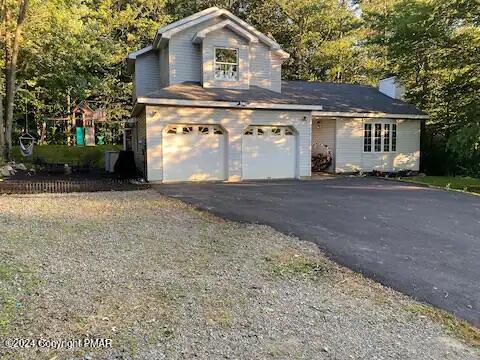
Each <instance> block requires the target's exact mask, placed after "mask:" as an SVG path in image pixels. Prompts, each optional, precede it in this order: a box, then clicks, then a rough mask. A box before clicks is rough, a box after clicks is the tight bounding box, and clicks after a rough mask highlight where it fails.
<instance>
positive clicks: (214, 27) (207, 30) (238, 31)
mask: <svg viewBox="0 0 480 360" xmlns="http://www.w3.org/2000/svg"><path fill="white" fill-rule="evenodd" d="M225 27H226V28H228V29H230V30H232V31H233V32H234V33H235V34H237V35H238V36H241V37H243V38H245V39H246V40H248V42H249V43H257V42H258V38H257V37H256V36H253V35H252V34H251V33H250V32H248V31H246V30H244V29H242V28H241V27H240V26H239V25H237V24H235V23H234V22H233V21H232V20H224V21H222V22H219V23H218V24H216V25H212V26H209V27H207V28H205V29H203V30H201V31H199V32H197V33H196V34H195V36H194V37H193V39H192V41H193V43H195V44H200V43H201V42H202V41H203V40H204V39H205V37H206V36H207V35H208V34H209V33H211V32H213V31H217V30H220V29H223V28H225Z"/></svg>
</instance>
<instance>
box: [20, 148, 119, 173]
mask: <svg viewBox="0 0 480 360" xmlns="http://www.w3.org/2000/svg"><path fill="white" fill-rule="evenodd" d="M120 149H121V145H97V146H78V147H77V146H67V145H42V146H35V148H34V149H33V155H32V158H31V159H25V158H24V157H23V156H22V155H21V154H20V149H19V148H18V146H15V147H14V148H13V149H12V157H13V159H14V160H15V161H16V162H22V163H27V164H32V163H34V162H35V161H38V159H41V160H43V161H45V162H48V163H58V164H71V165H87V164H88V165H91V166H92V167H97V168H102V167H103V166H104V164H105V161H104V153H105V151H107V150H120Z"/></svg>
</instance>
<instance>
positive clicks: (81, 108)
mask: <svg viewBox="0 0 480 360" xmlns="http://www.w3.org/2000/svg"><path fill="white" fill-rule="evenodd" d="M47 122H48V123H50V124H52V125H53V126H54V128H58V127H59V129H61V130H60V131H63V132H64V134H65V136H66V144H67V145H69V146H95V145H104V144H105V135H104V133H103V132H102V134H101V135H100V134H97V133H100V132H99V130H100V129H101V128H103V129H105V127H106V125H107V123H108V121H107V116H106V110H105V108H98V109H95V110H94V109H92V108H91V107H90V105H89V104H88V102H87V101H81V102H80V103H79V104H78V105H77V106H75V108H74V109H73V110H72V111H71V112H70V114H69V115H68V116H67V117H59V118H46V119H44V120H43V122H42V123H41V125H40V128H39V132H38V133H39V141H38V144H39V145H43V144H45V141H46V138H47V128H48V126H47Z"/></svg>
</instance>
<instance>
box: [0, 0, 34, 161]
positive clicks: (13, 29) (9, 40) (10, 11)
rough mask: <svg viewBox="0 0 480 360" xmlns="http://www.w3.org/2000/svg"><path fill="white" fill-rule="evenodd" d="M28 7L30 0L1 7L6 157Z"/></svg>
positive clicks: (1, 122) (0, 118) (1, 129)
mask: <svg viewBox="0 0 480 360" xmlns="http://www.w3.org/2000/svg"><path fill="white" fill-rule="evenodd" d="M27 9H28V0H17V1H11V0H3V1H2V3H1V9H0V11H1V12H0V17H1V22H2V25H1V26H2V28H1V30H2V31H1V44H2V49H3V52H4V58H5V63H4V79H5V82H4V84H5V85H4V86H5V90H4V91H5V99H0V100H2V102H3V101H4V104H5V107H3V106H2V107H1V115H0V156H1V157H3V158H4V159H9V158H10V154H11V147H12V126H13V110H14V108H13V107H14V101H15V94H16V92H17V84H16V77H17V64H18V53H19V51H20V43H21V41H22V30H23V25H24V22H25V17H26V14H27Z"/></svg>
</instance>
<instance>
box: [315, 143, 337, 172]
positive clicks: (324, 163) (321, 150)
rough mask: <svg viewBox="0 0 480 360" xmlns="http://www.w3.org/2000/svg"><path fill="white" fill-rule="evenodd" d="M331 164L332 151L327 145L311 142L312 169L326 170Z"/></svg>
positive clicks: (316, 170) (317, 170)
mask: <svg viewBox="0 0 480 360" xmlns="http://www.w3.org/2000/svg"><path fill="white" fill-rule="evenodd" d="M331 164H332V152H331V151H330V149H329V148H328V146H327V145H324V144H319V143H313V146H312V171H313V172H319V171H325V170H327V169H328V168H329V167H330V165H331Z"/></svg>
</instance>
